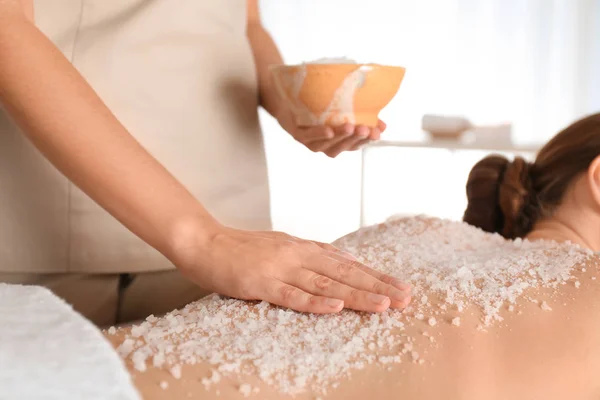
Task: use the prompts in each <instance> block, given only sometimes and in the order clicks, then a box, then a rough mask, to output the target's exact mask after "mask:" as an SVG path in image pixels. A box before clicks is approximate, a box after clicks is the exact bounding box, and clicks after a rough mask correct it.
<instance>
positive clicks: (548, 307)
mask: <svg viewBox="0 0 600 400" xmlns="http://www.w3.org/2000/svg"><path fill="white" fill-rule="evenodd" d="M540 308H541V309H542V310H544V311H552V307H550V306H549V305H548V303H546V302H545V301H542V304H541V305H540Z"/></svg>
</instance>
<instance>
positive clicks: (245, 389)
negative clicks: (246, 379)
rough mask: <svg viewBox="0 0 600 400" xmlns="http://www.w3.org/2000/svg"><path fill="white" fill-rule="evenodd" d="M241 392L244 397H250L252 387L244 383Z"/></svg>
mask: <svg viewBox="0 0 600 400" xmlns="http://www.w3.org/2000/svg"><path fill="white" fill-rule="evenodd" d="M239 391H240V393H241V394H242V395H243V396H244V397H248V396H250V394H251V393H252V386H250V385H248V384H247V383H243V384H241V385H240V388H239Z"/></svg>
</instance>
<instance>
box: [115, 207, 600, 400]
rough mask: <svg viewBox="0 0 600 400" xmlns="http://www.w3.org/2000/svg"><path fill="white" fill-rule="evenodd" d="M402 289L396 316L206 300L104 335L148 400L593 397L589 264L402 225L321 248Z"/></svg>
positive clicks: (597, 323)
mask: <svg viewBox="0 0 600 400" xmlns="http://www.w3.org/2000/svg"><path fill="white" fill-rule="evenodd" d="M335 244H336V245H337V246H338V247H340V248H342V249H345V250H348V251H350V252H352V253H354V254H355V255H356V256H357V257H358V258H359V259H360V260H361V261H364V262H366V263H367V264H368V265H371V266H373V267H374V268H375V269H379V270H381V271H384V272H386V273H389V274H391V275H393V276H396V277H398V278H401V279H403V280H404V281H407V282H410V283H411V284H413V287H414V289H413V300H412V302H411V306H410V307H409V308H408V309H407V310H405V311H404V312H400V311H393V310H390V311H387V312H385V313H383V314H362V313H356V312H352V311H344V312H342V313H341V314H338V315H327V316H323V315H319V316H317V315H307V314H299V313H295V312H292V311H289V310H282V309H279V308H276V307H272V306H271V305H268V304H266V303H249V302H242V301H238V300H232V299H224V298H218V297H216V296H212V297H210V298H207V299H203V300H201V301H199V302H197V303H194V304H191V305H189V306H188V307H186V309H184V310H181V311H175V312H173V313H171V314H170V315H167V316H166V317H164V318H160V319H155V318H150V319H149V320H148V321H147V322H146V323H144V324H142V325H139V326H136V327H133V328H130V329H127V330H118V331H117V332H116V333H115V334H112V335H110V334H109V335H108V336H109V338H110V339H111V341H112V342H113V343H114V344H115V346H116V347H117V348H118V350H119V352H120V353H121V354H122V355H123V357H124V358H125V359H126V360H127V364H128V367H129V369H130V371H132V374H133V376H134V382H135V383H136V385H137V386H138V388H139V389H140V390H141V392H142V393H143V394H144V396H145V398H148V399H161V398H169V399H178V398H182V399H186V398H193V397H195V396H200V395H201V396H202V398H217V399H218V398H228V399H229V398H245V397H250V398H251V397H254V398H261V399H271V398H273V399H275V398H288V397H289V398H292V395H295V397H294V398H296V399H316V398H323V399H354V398H355V399H363V398H368V397H372V398H381V399H387V398H410V399H414V398H418V399H438V398H444V399H461V400H462V399H465V400H468V399H481V398H485V399H506V398H515V399H536V398H547V399H553V398H557V399H558V398H560V399H563V398H565V397H566V398H578V399H579V398H581V399H585V398H597V397H598V396H599V395H600V385H598V384H597V383H596V381H597V375H596V374H595V372H594V371H598V370H600V318H597V317H596V318H595V317H594V316H595V315H597V314H598V310H599V309H600V295H598V293H599V292H598V287H597V285H598V281H597V279H596V276H598V257H596V256H593V255H592V254H591V253H590V252H589V251H586V250H583V249H580V248H578V247H576V246H572V245H569V244H557V243H549V242H533V243H530V242H527V241H524V242H523V241H517V242H509V241H506V240H504V239H502V238H501V237H499V236H497V235H490V234H487V233H483V232H482V231H480V230H478V229H475V228H473V227H470V226H467V225H466V224H462V223H457V222H449V221H442V220H438V219H433V218H425V217H415V218H406V219H397V220H392V221H390V222H388V223H386V224H381V225H379V226H375V227H370V228H366V229H363V230H361V231H358V232H355V233H352V234H350V235H348V236H346V237H344V238H342V239H340V240H338V241H337V242H336V243H335Z"/></svg>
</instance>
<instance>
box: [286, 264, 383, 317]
mask: <svg viewBox="0 0 600 400" xmlns="http://www.w3.org/2000/svg"><path fill="white" fill-rule="evenodd" d="M289 284H290V285H292V286H294V287H298V288H300V289H302V290H303V291H305V292H307V293H311V294H313V295H316V296H321V297H326V298H333V299H341V300H344V308H349V309H352V310H356V311H367V312H382V311H385V310H387V309H388V308H389V306H390V303H391V300H390V298H389V297H388V296H385V295H381V294H377V293H373V292H369V291H366V290H358V289H355V288H352V287H350V286H348V285H344V284H342V283H340V282H337V281H335V280H334V279H331V278H329V277H327V276H324V275H321V274H317V273H315V272H312V271H309V270H306V269H304V270H300V271H298V272H297V273H296V274H294V275H293V276H292V277H291V281H290V282H289Z"/></svg>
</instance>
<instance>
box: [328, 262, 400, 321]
mask: <svg viewBox="0 0 600 400" xmlns="http://www.w3.org/2000/svg"><path fill="white" fill-rule="evenodd" d="M331 257H333V258H336V259H337V260H338V261H340V262H345V261H346V260H348V258H347V257H344V256H343V255H342V254H341V253H339V252H333V254H332V255H331ZM351 261H356V258H354V259H353V260H351ZM355 266H356V267H357V268H359V269H360V270H362V271H363V272H366V273H367V274H369V275H371V276H373V277H374V278H376V279H378V280H380V281H381V282H383V283H385V284H387V285H386V286H383V287H382V288H383V291H379V292H377V293H379V294H383V295H385V296H388V297H389V298H390V300H391V304H390V307H391V308H397V309H404V308H406V306H407V305H408V303H410V300H411V287H410V285H408V284H406V283H404V282H402V281H400V280H399V279H396V278H394V277H392V276H389V275H386V274H383V273H381V272H378V271H376V270H374V269H372V268H369V267H368V266H366V265H364V264H362V263H360V262H359V263H356V264H355ZM394 288H395V289H397V290H393V289H394ZM398 290H399V291H400V292H401V293H399V292H398Z"/></svg>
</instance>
